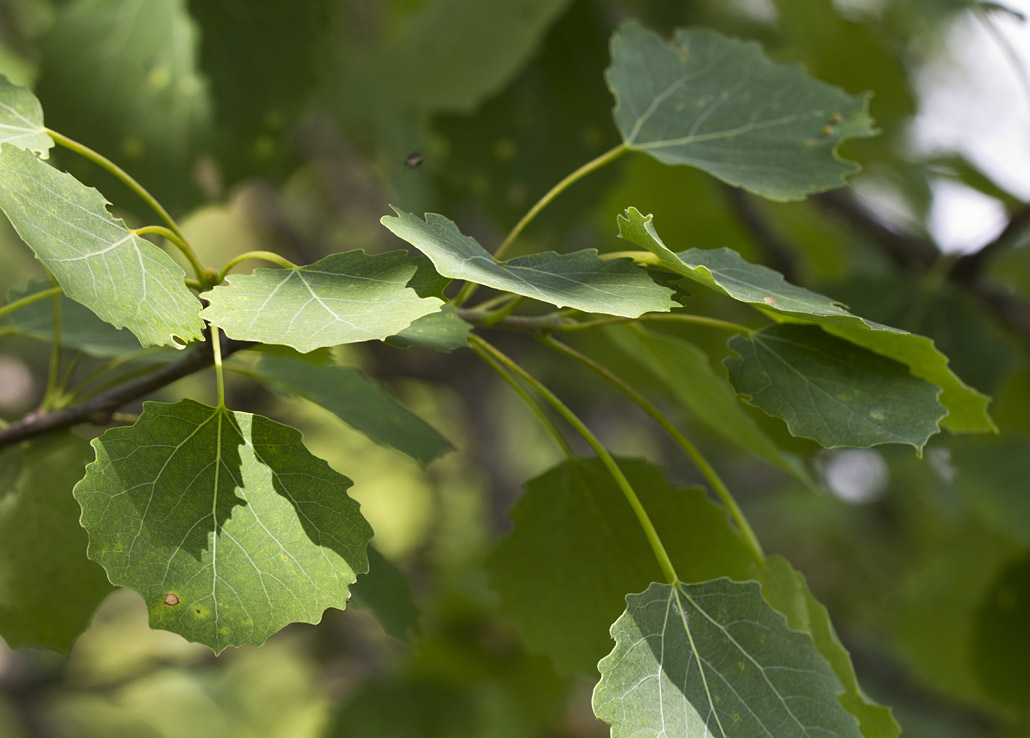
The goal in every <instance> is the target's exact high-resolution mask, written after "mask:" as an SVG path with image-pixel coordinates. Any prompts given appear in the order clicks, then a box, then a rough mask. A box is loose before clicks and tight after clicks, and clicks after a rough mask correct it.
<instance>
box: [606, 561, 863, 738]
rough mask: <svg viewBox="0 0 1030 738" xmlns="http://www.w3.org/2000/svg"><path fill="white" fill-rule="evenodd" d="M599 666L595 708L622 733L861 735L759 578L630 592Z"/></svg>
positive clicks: (624, 736)
mask: <svg viewBox="0 0 1030 738" xmlns="http://www.w3.org/2000/svg"><path fill="white" fill-rule="evenodd" d="M612 637H613V638H614V639H615V648H614V650H613V651H612V653H611V654H610V655H609V656H606V657H605V658H604V659H603V660H602V661H601V663H600V664H598V669H599V670H600V672H601V681H600V682H599V683H598V684H597V686H596V687H595V689H594V698H593V705H594V714H596V715H597V716H598V717H599V718H601V719H602V720H604V721H605V722H607V723H609V724H610V725H611V726H612V736H613V738H628V737H629V736H644V735H649V736H650V735H663V736H664V735H667V736H698V737H699V738H700V737H701V736H709V735H712V736H720V738H753V737H754V736H759V735H765V736H775V738H829V736H834V737H835V738H859V736H860V735H861V734H860V733H859V732H858V723H857V721H856V720H855V718H854V717H853V716H852V715H850V714H849V713H848V712H847V711H846V710H845V709H844V708H843V707H842V706H841V705H840V703H839V702H838V701H837V695H838V694H839V693H840V692H841V685H840V682H839V681H838V679H837V677H836V676H835V675H834V673H833V671H832V669H831V668H830V665H829V664H828V663H826V661H825V660H824V659H823V658H822V657H821V656H820V655H819V653H818V652H817V651H816V649H815V645H814V644H813V642H812V639H811V637H810V636H808V635H807V634H803V633H798V632H797V631H793V630H791V629H789V628H788V627H787V624H786V622H785V621H784V618H783V616H782V615H781V614H780V613H778V612H776V611H775V610H773V609H772V607H770V606H769V605H768V603H766V602H765V600H763V599H762V595H761V591H760V589H759V585H758V583H757V582H732V581H730V580H728V579H716V580H713V581H709V582H703V583H701V584H680V585H678V586H672V585H669V584H651V586H650V587H648V589H647V591H645V592H643V593H642V594H637V595H629V596H627V597H626V611H625V612H624V613H623V615H622V616H620V617H619V619H618V620H617V621H615V624H614V625H612Z"/></svg>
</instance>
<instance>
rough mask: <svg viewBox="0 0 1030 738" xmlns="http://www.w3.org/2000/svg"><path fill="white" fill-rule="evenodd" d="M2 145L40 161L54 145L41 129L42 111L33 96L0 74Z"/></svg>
mask: <svg viewBox="0 0 1030 738" xmlns="http://www.w3.org/2000/svg"><path fill="white" fill-rule="evenodd" d="M5 143H9V144H11V145H12V146H17V147H18V148H19V149H28V150H29V151H31V152H33V153H35V154H39V155H40V156H41V157H43V158H44V159H45V158H46V157H47V153H48V152H49V151H50V149H51V148H52V147H53V145H54V141H53V139H52V138H50V136H49V135H47V132H46V130H45V129H44V128H43V107H42V106H41V105H40V104H39V100H37V99H36V96H35V95H33V94H32V93H31V92H29V91H28V90H26V89H25V88H24V87H18V86H17V85H13V84H11V83H10V81H9V80H8V79H7V77H5V76H4V75H2V74H0V144H5Z"/></svg>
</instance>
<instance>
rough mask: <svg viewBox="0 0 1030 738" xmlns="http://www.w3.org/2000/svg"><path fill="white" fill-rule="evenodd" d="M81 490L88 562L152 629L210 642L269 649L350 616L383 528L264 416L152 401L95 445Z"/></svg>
mask: <svg viewBox="0 0 1030 738" xmlns="http://www.w3.org/2000/svg"><path fill="white" fill-rule="evenodd" d="M93 446H94V448H95V449H96V452H97V460H96V462H94V463H92V464H90V465H89V466H88V467H87V468H86V476H85V478H84V479H83V480H82V481H81V482H79V484H78V485H76V487H75V492H74V493H75V498H76V499H77V500H78V501H79V504H80V505H81V506H82V526H83V527H84V528H85V529H86V532H87V533H88V534H89V550H88V554H89V557H90V558H91V559H93V560H95V561H98V562H100V564H101V565H102V566H103V567H104V569H106V570H107V574H108V577H109V578H110V579H111V581H112V582H113V583H115V584H118V585H121V586H127V587H132V588H133V589H135V590H136V591H137V592H139V593H140V595H142V596H143V600H144V601H145V602H146V605H147V609H148V611H149V613H150V624H151V626H152V627H155V628H164V629H166V630H171V631H174V632H176V633H179V634H180V635H182V636H184V637H185V638H187V639H188V640H191V641H196V642H199V643H203V644H205V645H207V646H209V647H210V648H212V649H214V650H215V651H216V652H220V651H222V650H223V649H224V648H226V647H227V646H241V645H247V644H253V645H259V644H261V643H263V642H264V640H265V639H266V638H268V636H270V635H271V634H273V633H275V632H276V631H278V630H279V629H280V628H282V627H284V626H285V625H287V624H288V623H292V622H307V623H313V622H318V621H319V620H320V619H321V617H322V613H323V611H324V610H325V609H326V608H329V607H335V608H339V609H341V610H342V609H343V608H344V607H345V606H346V604H347V597H348V585H350V584H352V583H353V582H354V581H355V579H356V575H357V574H359V573H363V572H365V571H367V570H368V560H367V558H366V555H365V547H366V545H367V544H368V541H369V539H370V538H371V537H372V529H371V527H370V526H369V525H368V523H367V522H366V521H365V519H364V518H363V517H362V516H361V513H360V512H359V511H358V504H357V503H356V502H354V501H353V500H352V499H351V498H350V497H348V495H347V488H348V487H350V485H351V482H350V480H349V479H347V478H346V477H344V476H342V475H340V474H338V473H337V472H335V471H333V470H332V469H331V468H330V467H329V465H328V464H326V463H325V462H324V461H322V460H321V459H318V458H316V457H314V456H312V455H311V454H310V453H309V452H308V451H307V449H305V448H304V446H303V444H302V442H301V438H300V433H299V432H298V431H296V430H295V429H293V428H290V427H288V426H285V425H280V424H279V423H275V422H273V421H271V420H269V419H267V418H264V417H262V416H260V415H251V414H249V413H242V412H232V411H229V410H226V409H225V408H215V407H209V406H207V405H202V404H200V403H198V402H194V401H192V400H182V401H181V402H178V403H176V404H174V405H169V404H164V403H156V402H148V403H144V406H143V414H142V415H140V417H139V420H137V421H136V423H135V425H133V426H131V427H128V428H114V429H111V430H108V431H107V432H106V433H104V434H103V435H102V436H100V438H97V439H96V440H94V441H93Z"/></svg>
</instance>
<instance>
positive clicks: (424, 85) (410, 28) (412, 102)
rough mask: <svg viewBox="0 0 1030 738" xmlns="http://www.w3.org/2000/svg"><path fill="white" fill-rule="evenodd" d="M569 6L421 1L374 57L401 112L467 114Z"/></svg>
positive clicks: (563, 0)
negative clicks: (400, 102) (403, 108)
mask: <svg viewBox="0 0 1030 738" xmlns="http://www.w3.org/2000/svg"><path fill="white" fill-rule="evenodd" d="M568 3H569V0H506V1H505V2H501V3H483V2H479V1H478V0H429V2H425V3H422V4H421V5H420V7H419V8H418V9H417V10H416V11H415V12H413V13H412V14H411V15H409V16H408V17H406V18H405V19H404V20H403V22H402V26H401V29H400V31H399V32H398V33H397V34H396V36H395V37H394V38H392V39H391V40H390V41H389V42H388V43H387V44H386V45H385V46H384V47H383V50H382V52H381V53H380V54H379V57H378V60H379V65H380V69H381V75H382V76H381V79H382V80H383V84H385V85H386V86H388V87H389V88H390V90H391V91H392V92H393V93H394V94H396V95H397V96H398V97H399V98H400V99H401V100H403V101H404V102H405V103H406V104H407V105H409V106H413V107H417V108H422V109H424V110H435V111H450V112H468V111H471V110H472V109H474V108H475V106H476V105H477V104H479V102H480V101H482V100H483V99H484V98H486V97H487V96H488V95H490V94H491V93H493V92H495V91H496V90H497V89H499V88H500V86H501V85H503V84H504V83H505V82H507V81H508V80H509V79H511V77H512V76H514V74H515V73H516V72H517V70H518V69H519V67H520V66H521V65H522V64H523V62H524V61H525V59H526V58H527V57H528V56H529V55H530V54H531V53H532V52H533V50H534V48H535V46H536V44H537V43H538V42H539V40H540V37H541V36H543V35H544V33H546V31H547V29H548V27H549V26H550V25H551V23H553V22H554V20H555V18H557V16H558V15H559V14H560V13H561V12H562V11H563V10H564V9H565V7H566V6H567V5H568Z"/></svg>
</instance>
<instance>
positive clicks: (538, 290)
mask: <svg viewBox="0 0 1030 738" xmlns="http://www.w3.org/2000/svg"><path fill="white" fill-rule="evenodd" d="M394 212H396V213H397V215H396V216H385V217H383V218H382V219H381V220H380V222H381V223H382V224H383V225H384V226H386V227H387V228H388V229H389V230H390V231H392V232H393V233H394V235H396V236H398V237H399V238H402V239H404V240H405V241H407V242H408V243H410V244H411V245H412V246H414V247H415V248H417V249H418V250H419V251H421V252H422V253H424V254H425V255H426V256H428V257H429V258H430V260H432V262H433V264H434V266H436V270H437V271H438V272H439V273H440V274H442V275H444V276H445V277H452V278H454V279H464V280H467V281H470V282H475V283H477V284H482V285H485V286H487V287H493V288H495V289H499V290H505V291H507V292H513V293H515V294H516V295H523V296H525V297H531V298H533V299H534V300H540V301H542V302H546V303H550V304H552V305H556V306H557V307H566V306H567V307H572V308H576V309H577V310H583V311H584V312H589V313H604V314H607V315H620V316H624V317H628V318H635V317H637V316H639V315H642V314H643V313H646V312H652V311H657V312H666V311H668V310H669V309H670V308H673V307H676V306H677V305H678V303H676V302H674V301H673V300H672V295H673V294H674V292H673V290H672V289H670V288H668V287H664V286H662V285H660V284H658V283H657V282H655V281H654V280H653V279H652V278H651V276H650V275H648V273H647V272H646V271H645V270H644V269H641V268H640V267H638V266H635V265H634V264H633V262H632V261H630V260H628V259H612V260H609V261H605V260H603V259H600V258H598V256H597V251H596V250H594V249H590V250H586V251H577V252H574V253H571V254H557V253H554V252H548V253H542V254H531V255H529V256H522V257H519V258H516V259H512V260H511V261H508V262H504V263H501V262H497V261H495V260H494V258H493V256H491V255H490V254H489V253H488V252H487V251H486V249H484V248H483V247H482V246H480V245H479V243H478V242H476V240H475V239H473V238H470V237H468V236H465V235H462V233H461V232H460V231H459V230H458V227H457V226H456V225H455V224H454V223H453V222H452V221H450V220H448V219H447V218H444V217H443V216H442V215H437V214H436V213H427V214H426V219H425V220H422V219H420V218H417V217H415V216H414V215H411V214H410V213H406V212H404V211H403V210H399V209H397V208H394Z"/></svg>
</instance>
